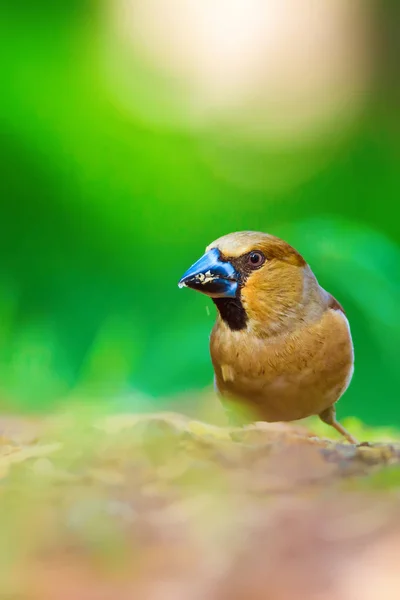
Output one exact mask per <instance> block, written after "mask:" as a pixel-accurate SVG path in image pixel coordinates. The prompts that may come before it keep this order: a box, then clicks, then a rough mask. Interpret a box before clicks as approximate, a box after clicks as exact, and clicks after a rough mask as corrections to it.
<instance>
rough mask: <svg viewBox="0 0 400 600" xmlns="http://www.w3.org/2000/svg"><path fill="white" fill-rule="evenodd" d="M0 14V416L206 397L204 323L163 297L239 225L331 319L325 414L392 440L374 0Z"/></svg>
mask: <svg viewBox="0 0 400 600" xmlns="http://www.w3.org/2000/svg"><path fill="white" fill-rule="evenodd" d="M0 16H1V35H0V45H1V47H2V51H3V55H4V57H5V60H3V61H2V92H1V103H2V117H3V118H2V125H3V135H2V140H3V144H2V152H1V163H2V165H1V166H2V177H1V181H2V187H3V190H2V194H1V213H0V249H1V251H0V394H1V401H2V404H3V407H4V410H13V411H15V410H23V411H41V410H49V409H50V408H53V407H55V406H57V405H59V404H60V403H63V402H65V401H67V400H68V398H75V399H76V398H79V399H80V401H85V402H88V403H96V402H100V401H105V402H109V403H110V405H111V404H112V405H113V406H114V405H116V406H118V407H122V408H123V409H131V410H135V409H137V408H138V406H139V405H140V406H142V405H146V406H151V407H155V408H164V407H165V406H168V405H169V403H170V400H171V398H174V397H176V396H177V395H178V396H180V395H181V394H186V395H187V393H188V392H191V391H192V390H193V391H197V390H201V389H205V388H208V387H209V386H210V382H211V380H212V370H211V365H210V361H209V355H208V335H209V331H210V329H211V327H212V323H213V319H214V308H213V306H212V305H211V303H210V302H209V301H207V299H206V298H204V297H202V296H200V295H197V294H194V293H190V292H189V291H187V290H179V289H178V287H177V281H178V279H179V277H180V276H181V274H182V273H183V272H184V271H185V270H186V268H187V267H188V266H189V265H190V264H191V263H192V262H194V261H195V260H196V259H197V258H198V257H199V255H200V254H201V253H202V252H203V250H204V248H205V246H206V245H207V244H208V243H210V242H211V241H212V240H213V239H215V238H216V237H218V236H220V235H223V234H225V233H228V232H230V231H234V230H241V229H256V230H262V231H268V232H270V233H273V234H275V235H278V236H280V237H283V238H285V239H286V240H287V241H289V242H290V243H291V244H293V245H294V246H295V247H296V248H297V249H298V250H299V251H300V252H302V253H303V254H304V256H305V257H306V259H307V260H308V261H309V262H310V264H311V267H312V268H313V270H314V272H315V273H316V275H317V276H318V278H319V280H320V282H321V284H322V285H323V286H324V287H326V288H327V289H328V290H329V291H330V292H331V293H332V294H333V295H334V296H336V297H337V298H338V300H339V301H340V302H341V303H342V304H343V305H344V306H345V308H346V311H347V313H348V316H349V320H350V324H351V327H352V332H353V337H354V343H355V351H356V370H355V376H354V379H353V383H352V385H351V388H350V389H349V391H348V392H347V393H346V397H345V399H344V400H342V401H341V403H340V406H339V415H340V416H341V417H342V416H346V415H356V416H357V417H359V418H360V419H362V420H364V421H365V422H367V423H369V424H376V425H388V424H394V425H400V402H399V392H398V390H399V385H400V368H399V358H398V356H399V347H400V321H399V317H398V313H399V309H400V268H399V265H400V227H399V217H400V208H399V194H400V169H399V158H400V152H399V149H400V141H399V119H398V114H399V112H398V106H399V104H398V99H399V98H398V88H397V86H396V84H395V83H394V82H396V78H397V80H398V72H397V69H398V60H397V57H398V41H397V38H398V36H397V34H396V31H395V29H396V28H395V27H394V25H393V24H394V23H395V22H396V17H397V10H396V6H395V2H392V3H391V2H382V3H378V2H375V3H374V2H365V1H362V2H361V0H360V1H359V2H357V1H355V2H352V3H348V2H345V1H344V0H343V1H342V0H329V1H328V0H327V1H326V2H323V3H316V2H314V3H311V2H309V1H306V0H304V1H303V2H298V0H296V2H295V1H289V0H285V1H284V2H283V1H282V2H278V1H277V0H275V1H272V0H271V2H269V3H266V2H262V1H258V2H257V1H254V0H252V1H250V0H232V1H231V2H226V0H213V1H212V2H211V0H203V1H202V2H200V1H198V2H196V1H191V2H184V1H183V0H181V1H180V0H169V1H168V0H115V1H113V2H111V1H110V2H105V1H103V2H94V1H89V0H79V1H78V0H69V1H68V2H64V3H61V2H60V3H58V2H53V1H52V0H29V1H28V0H20V2H11V1H9V0H8V1H6V0H3V1H2V2H1V10H0ZM207 306H209V307H210V311H209V312H208V311H207V310H206V309H207Z"/></svg>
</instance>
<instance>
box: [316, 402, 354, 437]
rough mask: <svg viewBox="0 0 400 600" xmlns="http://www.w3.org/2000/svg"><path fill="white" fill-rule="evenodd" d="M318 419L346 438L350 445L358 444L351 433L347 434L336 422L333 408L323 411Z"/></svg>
mask: <svg viewBox="0 0 400 600" xmlns="http://www.w3.org/2000/svg"><path fill="white" fill-rule="evenodd" d="M319 418H320V419H321V421H323V422H324V423H326V424H327V425H331V426H332V427H334V428H335V429H336V431H338V432H339V433H340V434H341V435H343V436H344V437H345V438H346V440H347V441H348V442H350V444H358V442H357V440H356V439H355V438H354V437H353V436H352V435H351V433H349V432H348V431H347V429H346V428H345V427H343V425H341V424H340V423H339V422H338V421H337V420H336V409H335V407H334V406H330V407H329V408H327V409H326V410H323V411H322V413H320V414H319Z"/></svg>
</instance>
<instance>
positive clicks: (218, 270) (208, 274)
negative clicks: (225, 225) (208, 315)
mask: <svg viewBox="0 0 400 600" xmlns="http://www.w3.org/2000/svg"><path fill="white" fill-rule="evenodd" d="M178 285H179V287H180V288H181V287H189V288H192V289H194V290H197V291H198V292H202V293H203V294H207V296H210V297H211V298H234V297H235V296H236V293H237V290H238V285H239V275H238V273H237V271H236V270H235V268H234V266H233V265H232V264H231V263H230V262H229V261H225V260H222V259H221V254H220V251H219V250H218V249H217V248H213V249H212V250H209V251H208V252H206V254H204V256H202V257H201V258H200V259H199V260H198V261H197V262H196V263H194V265H192V266H191V267H190V269H188V270H187V271H186V273H185V274H184V276H183V277H182V279H181V280H180V282H179V283H178Z"/></svg>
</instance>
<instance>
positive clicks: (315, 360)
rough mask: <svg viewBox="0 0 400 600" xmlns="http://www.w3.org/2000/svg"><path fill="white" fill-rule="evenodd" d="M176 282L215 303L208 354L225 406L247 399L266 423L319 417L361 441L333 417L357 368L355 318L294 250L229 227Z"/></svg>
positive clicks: (257, 417) (254, 416) (249, 408)
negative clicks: (350, 319) (352, 327)
mask: <svg viewBox="0 0 400 600" xmlns="http://www.w3.org/2000/svg"><path fill="white" fill-rule="evenodd" d="M178 286H179V287H180V288H182V287H188V288H191V289H193V290H196V291H198V292H201V293H203V294H205V295H207V296H209V297H210V298H211V299H212V300H213V302H214V304H215V305H216V308H217V318H216V322H215V324H214V327H213V329H212V332H211V335H210V354H211V362H212V365H213V368H214V383H215V388H216V391H217V393H218V395H219V396H220V398H221V401H222V404H223V405H224V406H225V408H227V410H228V411H229V407H237V406H241V407H243V408H244V413H243V414H245V413H246V411H248V415H251V417H250V416H249V419H250V420H253V421H254V420H259V421H264V422H281V421H296V420H299V419H304V418H306V417H309V416H312V415H318V416H319V418H320V419H321V420H322V421H323V422H324V423H326V424H328V425H331V426H332V427H333V428H334V429H336V430H337V431H338V432H339V433H340V434H341V435H342V436H344V438H345V439H346V440H347V441H348V442H349V443H351V444H357V440H356V439H355V438H354V437H353V436H352V435H351V434H350V433H349V432H348V431H347V430H346V429H345V428H344V427H343V425H341V424H340V422H339V421H338V420H337V418H336V402H337V401H338V400H339V398H340V397H341V396H342V395H343V394H344V392H345V391H346V389H347V388H348V386H349V384H350V381H351V379H352V376H353V370H354V348H353V342H352V337H351V333H350V327H349V322H348V319H347V317H346V314H345V312H344V309H343V307H342V306H341V304H339V302H338V301H337V300H336V299H335V298H334V297H333V296H332V295H331V294H330V293H329V292H327V291H326V290H325V289H323V288H322V287H321V286H320V285H319V283H318V281H317V278H316V277H315V275H314V273H313V272H312V270H311V268H310V266H309V265H308V264H307V262H306V260H305V259H304V258H303V256H302V255H301V254H300V253H299V252H298V251H297V250H296V249H295V248H293V247H292V246H291V245H290V244H288V243H287V242H285V241H284V240H282V239H280V238H278V237H275V236H273V235H270V234H267V233H262V232H257V231H240V232H235V233H230V234H228V235H224V236H222V237H220V238H218V239H217V240H215V241H214V242H212V243H211V244H210V245H209V246H207V248H206V251H205V254H204V255H203V256H202V257H201V258H200V259H199V260H198V261H197V262H195V263H194V264H193V265H192V266H191V267H190V268H189V269H188V270H187V271H186V272H185V273H184V275H183V277H182V278H181V279H180V281H179V283H178ZM246 414H247V413H246Z"/></svg>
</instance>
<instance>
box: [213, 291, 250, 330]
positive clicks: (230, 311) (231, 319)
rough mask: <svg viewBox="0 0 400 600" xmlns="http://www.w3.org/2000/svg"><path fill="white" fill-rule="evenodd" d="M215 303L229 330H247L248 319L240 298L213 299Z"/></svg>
mask: <svg viewBox="0 0 400 600" xmlns="http://www.w3.org/2000/svg"><path fill="white" fill-rule="evenodd" d="M213 302H214V304H215V306H216V307H217V308H218V311H219V314H220V315H221V319H222V320H223V321H225V323H226V324H227V325H228V327H229V329H231V330H232V331H240V330H241V329H246V327H247V320H248V317H247V314H246V311H245V310H244V308H243V304H242V302H241V300H240V298H213Z"/></svg>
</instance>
